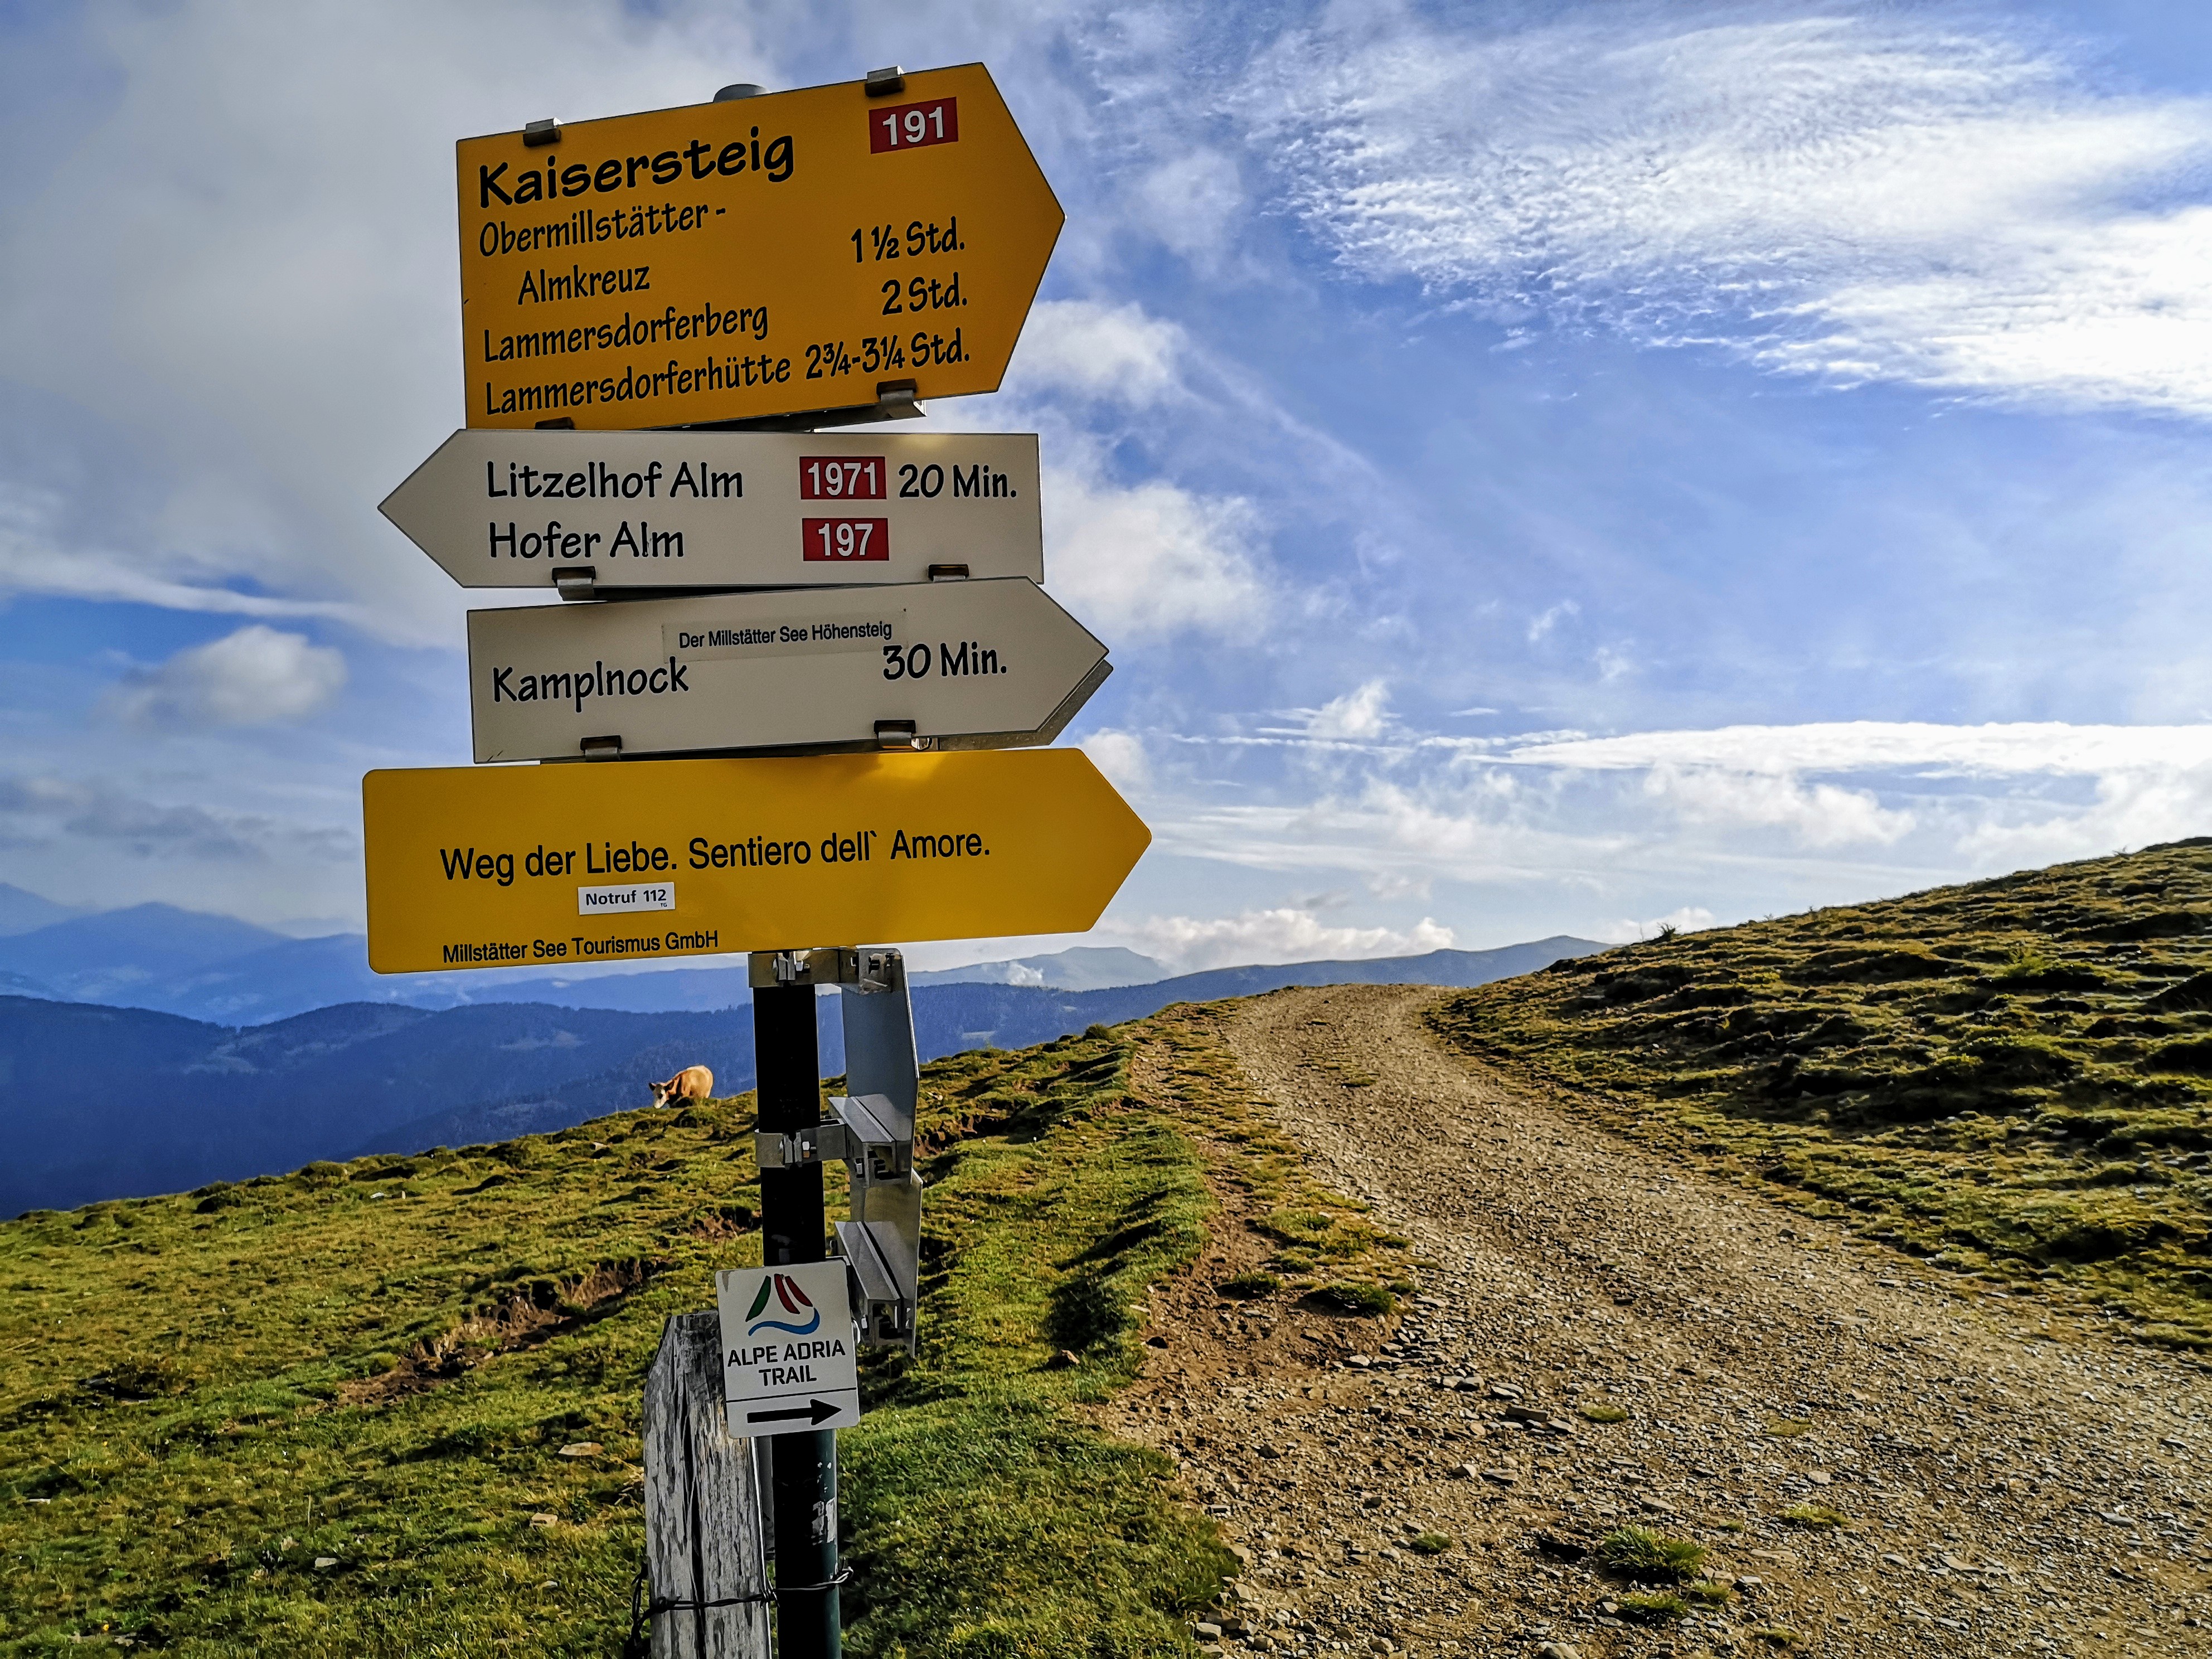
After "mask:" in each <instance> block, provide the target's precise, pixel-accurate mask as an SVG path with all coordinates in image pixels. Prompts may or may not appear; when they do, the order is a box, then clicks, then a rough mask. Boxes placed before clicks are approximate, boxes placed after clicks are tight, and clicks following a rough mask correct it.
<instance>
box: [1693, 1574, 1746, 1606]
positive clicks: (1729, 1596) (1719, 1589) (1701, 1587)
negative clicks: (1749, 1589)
mask: <svg viewBox="0 0 2212 1659" xmlns="http://www.w3.org/2000/svg"><path fill="white" fill-rule="evenodd" d="M1682 1594H1683V1595H1686V1597H1688V1598H1689V1599H1690V1600H1691V1601H1699V1602H1702V1603H1704V1604H1705V1606H1706V1607H1726V1606H1727V1605H1728V1604H1729V1602H1731V1601H1735V1585H1733V1584H1723V1583H1719V1582H1718V1581H1717V1580H1716V1579H1711V1578H1700V1579H1699V1580H1698V1581H1697V1582H1696V1583H1689V1584H1685V1585H1683V1586H1682Z"/></svg>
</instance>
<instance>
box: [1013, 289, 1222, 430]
mask: <svg viewBox="0 0 2212 1659" xmlns="http://www.w3.org/2000/svg"><path fill="white" fill-rule="evenodd" d="M1188 345H1189V343H1188V340H1187V339H1186V337H1184V334H1183V331H1182V329H1181V328H1179V327H1177V326H1176V325H1175V324H1173V323H1170V322H1165V321H1163V320H1162V319H1159V318H1158V317H1153V316H1150V315H1148V314H1147V313H1146V311H1145V308H1144V307H1142V306H1140V305H1139V304H1137V303H1136V302H1135V301H1130V302H1129V303H1128V304H1127V305H1119V306H1109V305H1101V304H1099V303H1098V302H1097V301H1092V300H1046V301H1042V302H1040V303H1039V304H1037V305H1036V306H1033V307H1030V316H1029V321H1028V322H1027V323H1025V324H1024V325H1023V327H1022V339H1021V345H1020V347H1019V349H1018V351H1017V353H1016V355H1015V358H1014V362H1015V364H1016V367H1015V368H1014V369H1013V370H1012V374H1011V375H1010V379H1011V380H1012V383H1013V384H1014V386H1016V387H1018V388H1026V389H1028V390H1030V391H1031V392H1044V393H1058V394H1060V395H1063V396H1065V395H1073V396H1078V397H1083V398H1097V399H1100V400H1102V401H1105V402H1109V403H1117V404H1125V405H1127V407H1129V408H1132V409H1144V408H1148V407H1151V406H1152V405H1155V404H1162V403H1166V402H1169V401H1170V400H1175V399H1179V398H1183V397H1186V396H1187V395H1188V394H1187V393H1186V392H1185V391H1184V389H1183V384H1182V358H1183V356H1184V354H1185V353H1186V352H1187V350H1188Z"/></svg>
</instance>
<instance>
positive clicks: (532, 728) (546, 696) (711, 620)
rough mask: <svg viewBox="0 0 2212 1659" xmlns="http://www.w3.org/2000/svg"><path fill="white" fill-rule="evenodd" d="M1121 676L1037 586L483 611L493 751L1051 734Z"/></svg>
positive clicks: (482, 711) (474, 622)
mask: <svg viewBox="0 0 2212 1659" xmlns="http://www.w3.org/2000/svg"><path fill="white" fill-rule="evenodd" d="M1108 671H1109V669H1108V665H1107V662H1106V647H1104V646H1103V645H1102V644H1100V643H1099V642H1098V641H1097V639H1095V638H1093V637H1092V635H1091V633H1090V631H1089V630H1088V629H1085V627H1084V626H1083V625H1082V623H1079V622H1077V621H1076V620H1075V618H1074V617H1071V616H1069V615H1068V614H1067V612H1066V611H1063V610H1061V609H1060V607H1059V606H1058V605H1055V604H1054V603H1053V601H1052V600H1051V599H1049V598H1048V597H1047V595H1046V594H1045V592H1044V590H1043V589H1042V588H1040V587H1038V586H1036V583H1034V582H1030V581H1026V580H1023V579H1021V578H1019V577H1005V578H1000V579H999V580H991V581H944V582H921V583H911V584H906V585H902V586H894V587H856V588H842V589H827V590H823V589H799V590H796V591H784V592H766V593H732V594H716V595H711V596H707V597H702V598H695V599H633V600H624V601H620V602H616V603H609V604H599V605H526V606H523V607H520V608H518V609H513V610H506V611H471V612H470V613H469V693H470V697H469V701H470V709H471V715H472V717H473V725H474V729H475V735H476V757H477V760H479V761H517V760H569V759H574V758H575V757H578V756H579V755H594V756H611V755H641V754H648V755H670V754H703V753H714V752H728V751H734V750H760V749H816V750H836V749H862V748H872V747H876V746H878V744H882V743H884V742H885V741H889V740H892V739H894V738H901V737H906V736H911V737H912V738H915V739H917V740H929V741H930V742H931V743H932V744H933V746H935V747H938V748H946V749H963V748H992V749H998V748H1018V747H1022V746H1024V745H1028V744H1046V743H1050V742H1051V741H1052V740H1053V738H1055V737H1057V736H1058V735H1059V733H1060V730H1061V728H1062V727H1064V726H1066V724H1067V722H1068V721H1069V720H1071V719H1073V717H1074V714H1075V713H1076V711H1077V710H1078V709H1079V708H1081V707H1082V706H1083V704H1084V702H1085V701H1087V700H1088V698H1089V697H1090V696H1091V692H1092V691H1094V690H1097V687H1098V685H1099V684H1101V683H1102V682H1103V680H1104V679H1105V678H1106V675H1107V672H1108Z"/></svg>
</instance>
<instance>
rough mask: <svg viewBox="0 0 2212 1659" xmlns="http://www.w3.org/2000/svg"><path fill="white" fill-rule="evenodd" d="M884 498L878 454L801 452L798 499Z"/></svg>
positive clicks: (864, 499) (881, 466)
mask: <svg viewBox="0 0 2212 1659" xmlns="http://www.w3.org/2000/svg"><path fill="white" fill-rule="evenodd" d="M883 498H884V458H883V457H882V456H880V455H860V456H852V455H843V456H833V455H802V456H801V457H799V500H800V501H881V500H883Z"/></svg>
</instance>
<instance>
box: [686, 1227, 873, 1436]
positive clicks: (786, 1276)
mask: <svg viewBox="0 0 2212 1659" xmlns="http://www.w3.org/2000/svg"><path fill="white" fill-rule="evenodd" d="M845 1273H846V1269H845V1264H844V1263H843V1262H842V1261H809V1262H806V1263H804V1264H802V1265H800V1266H798V1267H733V1268H731V1269H730V1270H729V1271H727V1272H726V1273H716V1274H715V1275H714V1303H715V1305H716V1307H717V1308H719V1309H720V1312H721V1316H722V1398H723V1399H724V1400H725V1401H727V1402H728V1404H729V1410H730V1432H731V1433H732V1435H736V1436H738V1437H742V1438H746V1439H750V1438H752V1437H756V1436H759V1435H770V1434H808V1433H811V1432H812V1431H814V1430H817V1429H849V1428H851V1427H852V1426H853V1425H854V1424H856V1423H858V1422H859V1421H860V1371H859V1369H858V1367H857V1365H856V1364H855V1362H854V1346H855V1344H854V1331H853V1304H852V1299H851V1296H850V1293H849V1291H848V1287H847V1283H846V1278H845Z"/></svg>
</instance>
